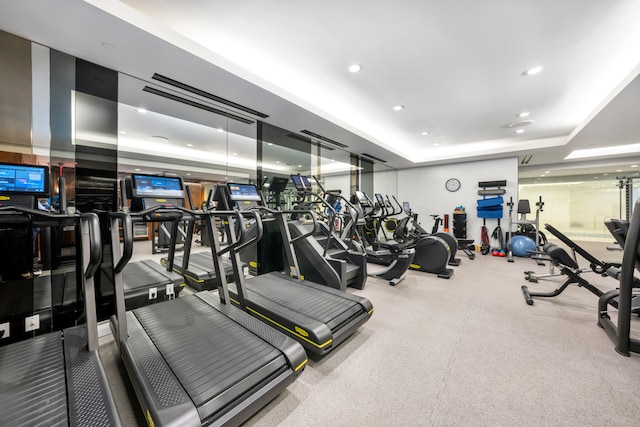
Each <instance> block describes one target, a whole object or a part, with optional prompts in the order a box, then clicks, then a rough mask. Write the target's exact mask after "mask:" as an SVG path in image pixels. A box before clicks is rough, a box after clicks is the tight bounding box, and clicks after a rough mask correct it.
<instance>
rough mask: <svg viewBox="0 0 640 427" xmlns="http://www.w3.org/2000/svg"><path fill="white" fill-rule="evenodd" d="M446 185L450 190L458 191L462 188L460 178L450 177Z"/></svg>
mask: <svg viewBox="0 0 640 427" xmlns="http://www.w3.org/2000/svg"><path fill="white" fill-rule="evenodd" d="M444 186H445V188H446V189H447V190H449V191H458V190H459V189H460V180H459V179H458V178H450V179H448V180H447V182H446V183H445V184H444Z"/></svg>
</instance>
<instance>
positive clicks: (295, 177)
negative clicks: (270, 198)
mask: <svg viewBox="0 0 640 427" xmlns="http://www.w3.org/2000/svg"><path fill="white" fill-rule="evenodd" d="M291 181H293V185H295V186H296V188H297V189H298V190H304V189H305V186H304V184H303V183H302V177H301V176H300V175H291Z"/></svg>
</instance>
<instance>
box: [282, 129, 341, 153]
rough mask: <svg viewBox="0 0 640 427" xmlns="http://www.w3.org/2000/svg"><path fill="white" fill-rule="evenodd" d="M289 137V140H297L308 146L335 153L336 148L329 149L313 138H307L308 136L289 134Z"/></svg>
mask: <svg viewBox="0 0 640 427" xmlns="http://www.w3.org/2000/svg"><path fill="white" fill-rule="evenodd" d="M287 136H288V137H289V138H293V139H297V140H298V141H302V142H306V143H307V144H311V145H315V146H316V147H320V148H324V149H325V150H330V151H335V148H333V147H329V146H328V145H325V144H320V143H319V142H317V141H314V140H313V139H311V138H307V137H306V136H302V135H298V134H295V133H289V134H287Z"/></svg>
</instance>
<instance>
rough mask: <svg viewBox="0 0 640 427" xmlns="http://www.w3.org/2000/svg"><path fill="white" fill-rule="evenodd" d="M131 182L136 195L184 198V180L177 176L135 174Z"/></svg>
mask: <svg viewBox="0 0 640 427" xmlns="http://www.w3.org/2000/svg"><path fill="white" fill-rule="evenodd" d="M131 182H132V187H133V196H134V197H167V198H172V199H184V189H183V186H182V180H181V179H180V178H178V177H177V176H155V175H139V174H133V175H132V177H131Z"/></svg>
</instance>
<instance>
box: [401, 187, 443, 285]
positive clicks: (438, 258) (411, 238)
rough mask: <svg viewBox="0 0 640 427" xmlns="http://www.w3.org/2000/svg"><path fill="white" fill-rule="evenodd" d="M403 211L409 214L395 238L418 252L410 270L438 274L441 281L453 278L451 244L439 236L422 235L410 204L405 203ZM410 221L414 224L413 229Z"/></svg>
mask: <svg viewBox="0 0 640 427" xmlns="http://www.w3.org/2000/svg"><path fill="white" fill-rule="evenodd" d="M394 199H395V197H394ZM396 202H397V200H396ZM403 209H404V211H405V213H407V212H409V213H408V214H407V215H406V216H405V217H404V218H402V220H400V223H399V224H398V227H397V228H396V230H395V231H394V233H393V238H394V239H395V240H396V241H398V242H401V243H406V244H407V245H408V247H410V248H414V249H415V250H416V255H415V257H414V258H413V263H412V264H411V265H410V266H409V268H410V269H412V270H418V271H424V272H426V273H432V274H436V275H437V276H438V277H439V278H441V279H449V278H451V276H453V269H451V268H447V265H448V263H449V259H450V258H451V256H450V254H451V248H450V246H449V244H448V243H447V242H446V241H445V240H444V239H442V238H441V237H439V236H432V235H429V234H424V233H421V232H420V230H422V231H424V229H422V228H421V227H420V228H416V226H415V222H416V221H415V217H417V215H415V216H414V215H413V214H411V213H410V212H411V208H410V207H409V203H408V202H404V206H403ZM409 221H412V222H414V224H412V225H411V227H410V224H409ZM418 226H419V224H418Z"/></svg>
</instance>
